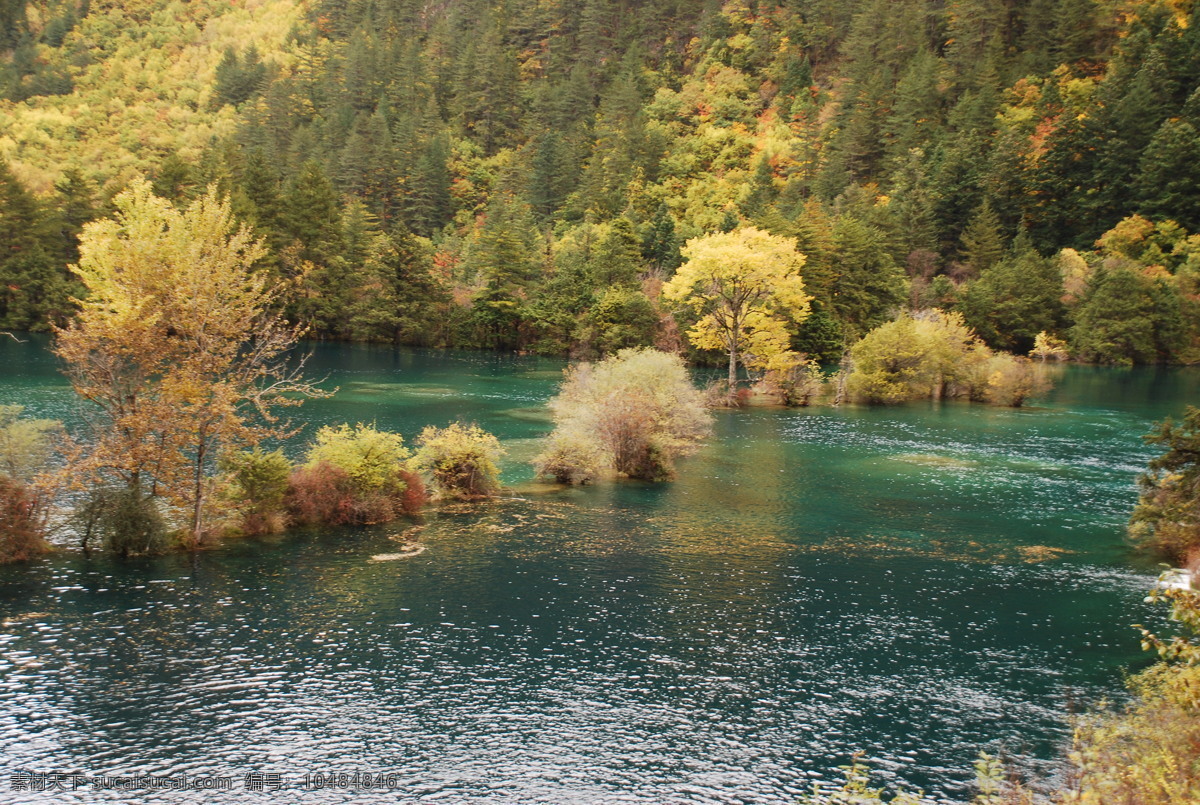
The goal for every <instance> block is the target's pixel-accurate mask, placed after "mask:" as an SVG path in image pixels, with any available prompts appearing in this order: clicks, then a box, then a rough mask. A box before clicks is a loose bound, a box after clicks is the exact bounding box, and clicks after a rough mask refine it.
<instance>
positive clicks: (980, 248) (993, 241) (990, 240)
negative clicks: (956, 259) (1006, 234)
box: [962, 201, 1004, 274]
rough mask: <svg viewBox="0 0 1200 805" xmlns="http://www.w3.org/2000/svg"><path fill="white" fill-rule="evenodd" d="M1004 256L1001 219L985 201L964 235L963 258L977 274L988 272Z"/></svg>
mask: <svg viewBox="0 0 1200 805" xmlns="http://www.w3.org/2000/svg"><path fill="white" fill-rule="evenodd" d="M1003 254H1004V239H1003V236H1002V235H1001V234H1000V219H999V217H998V216H997V215H996V213H995V212H994V211H993V210H992V205H991V203H989V202H987V201H985V202H984V203H983V204H982V205H981V206H980V207H979V209H978V210H977V211H976V212H975V215H974V216H973V217H972V218H971V222H970V223H969V224H967V228H966V229H965V230H964V231H963V234H962V256H963V258H964V259H965V260H966V261H967V263H968V265H970V266H971V268H972V270H974V271H975V272H976V273H977V274H982V273H983V272H984V271H987V270H988V269H989V268H991V267H992V266H993V265H995V264H996V262H997V261H998V260H999V259H1000V258H1001V256H1003Z"/></svg>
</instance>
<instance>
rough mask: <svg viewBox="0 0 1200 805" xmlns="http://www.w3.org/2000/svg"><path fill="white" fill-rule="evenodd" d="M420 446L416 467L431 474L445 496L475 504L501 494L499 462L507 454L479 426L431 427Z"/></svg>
mask: <svg viewBox="0 0 1200 805" xmlns="http://www.w3.org/2000/svg"><path fill="white" fill-rule="evenodd" d="M417 443H418V444H419V445H420V446H421V449H420V451H418V453H417V465H418V466H419V467H421V469H422V470H424V471H426V472H428V473H429V475H430V477H432V478H433V483H434V486H436V487H437V490H438V492H439V493H440V494H441V495H442V496H444V497H450V498H460V499H464V500H475V499H478V498H486V497H491V496H493V495H495V494H496V492H498V491H499V489H500V470H499V468H498V467H497V466H496V462H497V461H499V459H500V456H501V455H502V454H503V452H504V451H503V449H502V448H501V447H500V442H499V440H498V439H496V437H495V436H493V435H492V434H490V433H488V432H487V431H485V430H483V429H482V428H480V427H479V426H478V425H463V424H462V423H461V422H455V423H454V424H452V425H450V426H449V427H446V428H434V427H428V428H426V429H425V430H424V431H422V432H421V435H420V437H418V439H417Z"/></svg>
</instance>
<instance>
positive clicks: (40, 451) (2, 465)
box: [0, 405, 62, 483]
mask: <svg viewBox="0 0 1200 805" xmlns="http://www.w3.org/2000/svg"><path fill="white" fill-rule="evenodd" d="M24 410H25V408H24V406H20V405H0V475H5V476H8V477H9V478H11V479H13V480H16V481H23V482H26V483H28V482H30V481H32V480H33V478H34V476H35V475H37V474H38V473H40V472H42V471H43V470H44V469H45V468H46V463H47V461H49V459H50V455H51V453H53V452H54V448H53V441H52V440H53V437H54V436H55V435H56V434H57V433H59V432H60V431H61V430H62V423H60V422H55V421H54V420H51V419H21V412H22V411H24Z"/></svg>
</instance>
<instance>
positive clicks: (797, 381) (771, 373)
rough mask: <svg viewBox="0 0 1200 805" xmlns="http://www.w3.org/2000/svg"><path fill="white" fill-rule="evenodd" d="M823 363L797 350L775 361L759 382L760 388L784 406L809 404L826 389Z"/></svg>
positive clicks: (786, 353) (784, 354)
mask: <svg viewBox="0 0 1200 805" xmlns="http://www.w3.org/2000/svg"><path fill="white" fill-rule="evenodd" d="M825 386H826V383H825V374H824V373H823V372H822V371H821V365H820V364H819V363H817V362H816V361H815V360H812V359H811V358H806V357H805V356H803V355H799V354H797V353H795V352H785V353H783V354H782V355H780V356H778V357H777V358H776V359H775V360H773V361H772V362H771V363H770V364H769V365H768V366H767V369H766V372H765V373H764V374H763V377H762V380H760V381H759V383H758V387H757V388H758V390H759V391H760V392H762V393H763V394H766V395H768V396H770V397H773V398H775V400H776V401H777V402H779V403H781V404H782V405H794V406H808V405H811V404H812V403H813V402H814V401H815V400H816V398H817V397H818V396H820V395H821V394H822V393H823V392H824V391H825Z"/></svg>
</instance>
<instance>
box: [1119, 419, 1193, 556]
mask: <svg viewBox="0 0 1200 805" xmlns="http://www.w3.org/2000/svg"><path fill="white" fill-rule="evenodd" d="M1144 438H1145V440H1146V442H1147V443H1148V444H1153V445H1158V446H1160V447H1165V448H1166V451H1165V452H1164V453H1163V454H1162V455H1160V456H1158V457H1156V458H1153V459H1151V460H1150V463H1149V466H1148V467H1147V470H1146V472H1144V473H1143V474H1142V475H1141V477H1140V478H1139V479H1138V486H1139V487H1140V489H1141V495H1140V497H1139V499H1138V504H1137V506H1136V507H1135V508H1134V510H1133V515H1132V516H1131V517H1130V520H1129V533H1130V537H1131V538H1132V539H1133V540H1134V542H1135V543H1137V544H1138V545H1140V546H1142V547H1144V548H1148V549H1149V550H1151V551H1154V552H1155V553H1158V554H1161V555H1162V556H1165V557H1167V558H1168V559H1171V560H1172V561H1175V562H1192V561H1194V560H1196V559H1197V558H1200V408H1194V407H1192V406H1188V408H1187V410H1186V412H1185V413H1184V415H1183V421H1182V422H1179V423H1176V422H1175V421H1173V420H1172V419H1170V418H1169V417H1168V418H1167V419H1166V420H1164V421H1163V422H1161V423H1160V424H1159V425H1158V429H1157V430H1156V431H1154V432H1153V433H1151V434H1149V435H1147V436H1145V437H1144Z"/></svg>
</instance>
